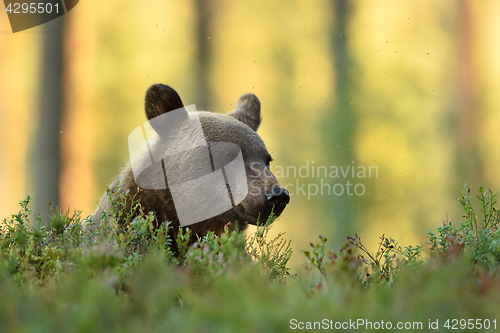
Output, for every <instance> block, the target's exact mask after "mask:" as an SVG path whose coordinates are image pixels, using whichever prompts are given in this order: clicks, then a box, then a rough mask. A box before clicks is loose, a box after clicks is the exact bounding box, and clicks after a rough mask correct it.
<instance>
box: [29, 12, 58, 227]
mask: <svg viewBox="0 0 500 333" xmlns="http://www.w3.org/2000/svg"><path fill="white" fill-rule="evenodd" d="M63 23H64V19H63V18H58V19H55V20H53V21H51V22H49V23H46V26H45V29H44V32H43V37H42V39H43V42H42V61H41V79H40V90H39V91H40V96H39V98H38V105H39V124H38V132H37V134H36V139H35V144H34V147H35V152H34V158H35V159H34V160H35V162H34V163H33V168H34V169H33V173H32V174H33V175H34V182H35V194H34V211H35V213H38V212H40V211H41V212H42V222H43V223H44V224H48V223H49V222H50V220H49V219H48V215H49V214H50V208H49V203H52V206H53V207H54V208H56V206H58V204H59V173H60V146H59V136H60V127H61V114H62V105H63V94H62V74H63V65H62V37H63Z"/></svg>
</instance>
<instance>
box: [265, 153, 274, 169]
mask: <svg viewBox="0 0 500 333" xmlns="http://www.w3.org/2000/svg"><path fill="white" fill-rule="evenodd" d="M272 160H273V158H272V157H271V155H267V158H266V167H267V168H269V165H270V164H271V161H272Z"/></svg>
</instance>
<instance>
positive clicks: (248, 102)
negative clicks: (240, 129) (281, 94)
mask: <svg viewBox="0 0 500 333" xmlns="http://www.w3.org/2000/svg"><path fill="white" fill-rule="evenodd" d="M228 115H230V116H231V117H234V118H236V119H238V120H239V121H241V122H242V123H244V124H246V125H248V126H249V127H250V128H251V129H253V130H254V131H257V129H258V128H259V125H260V122H261V120H262V119H261V118H260V102H259V99H258V98H257V96H255V95H254V94H245V95H243V96H241V97H240V99H239V100H238V105H236V109H234V111H233V112H231V113H229V114H228Z"/></svg>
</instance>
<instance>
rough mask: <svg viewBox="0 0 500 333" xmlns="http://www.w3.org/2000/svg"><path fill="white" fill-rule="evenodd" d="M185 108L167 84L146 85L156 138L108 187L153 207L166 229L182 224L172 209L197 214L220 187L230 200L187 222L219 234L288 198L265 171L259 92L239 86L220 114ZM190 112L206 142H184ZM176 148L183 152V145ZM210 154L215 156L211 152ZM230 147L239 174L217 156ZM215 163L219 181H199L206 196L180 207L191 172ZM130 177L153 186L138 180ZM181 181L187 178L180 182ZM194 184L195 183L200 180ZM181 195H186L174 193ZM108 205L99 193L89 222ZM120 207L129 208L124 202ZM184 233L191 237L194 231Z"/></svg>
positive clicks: (205, 172) (227, 156) (202, 172)
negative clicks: (232, 104)
mask: <svg viewBox="0 0 500 333" xmlns="http://www.w3.org/2000/svg"><path fill="white" fill-rule="evenodd" d="M186 108H187V107H184V104H183V102H182V100H181V98H180V97H179V95H178V94H177V92H176V91H175V90H174V89H172V88H171V87H169V86H166V85H163V84H155V85H152V86H151V87H150V88H149V89H148V90H147V92H146V97H145V111H146V117H147V119H148V122H149V123H150V124H151V126H152V129H153V130H154V131H155V132H156V133H155V134H157V136H158V138H157V139H156V140H155V141H152V142H151V143H150V144H148V149H149V151H148V152H142V153H139V155H138V156H135V157H133V159H132V160H131V163H130V164H129V165H128V166H127V167H126V168H125V169H124V170H123V171H122V172H121V173H120V175H119V176H118V177H117V178H116V179H115V181H114V182H113V183H112V184H111V186H110V189H111V190H112V191H113V192H115V193H117V194H118V195H120V194H125V193H126V192H127V191H128V196H129V197H130V198H134V200H136V202H138V203H140V205H141V206H142V207H143V211H144V212H146V213H148V212H153V213H154V216H155V223H157V225H159V224H161V223H164V222H167V221H171V226H172V229H171V237H175V236H176V234H177V232H178V230H179V228H180V227H183V226H186V223H184V224H183V223H182V221H180V219H179V218H180V213H179V212H180V210H183V211H187V212H188V213H190V212H195V213H196V214H197V215H195V216H203V214H204V211H205V210H210V208H211V207H212V206H217V205H218V202H217V200H218V199H217V198H219V196H220V195H222V196H226V197H227V194H225V193H227V192H228V191H229V197H230V199H231V204H232V206H231V207H230V209H227V210H226V211H224V212H222V213H220V214H217V215H215V216H211V217H209V218H206V219H203V220H200V219H199V220H198V221H195V220H192V221H191V222H190V223H189V225H187V226H188V227H189V229H191V230H192V233H193V234H194V235H197V236H198V237H203V236H204V235H205V234H206V233H207V232H209V231H214V232H215V233H216V234H220V233H222V232H223V230H224V227H225V226H226V225H229V226H232V227H233V228H234V226H235V225H237V226H238V229H239V230H245V229H246V228H247V226H248V224H253V225H255V224H257V223H258V222H260V223H264V222H266V220H267V219H268V217H269V215H270V214H271V212H274V214H275V215H276V216H279V215H280V214H281V213H282V212H283V210H284V208H285V206H286V205H287V204H288V203H289V201H290V197H289V193H288V191H287V190H286V189H285V188H283V187H282V186H281V185H280V184H279V183H278V181H277V180H276V178H275V177H274V175H273V174H272V173H271V172H270V171H269V163H270V162H271V161H272V157H271V155H270V154H269V152H268V151H267V149H266V146H265V145H264V142H263V141H262V139H261V138H260V136H259V135H258V134H257V133H256V131H257V129H258V128H259V125H260V123H261V117H260V102H259V99H258V98H257V97H256V96H255V95H253V94H245V95H243V96H241V97H240V99H239V101H238V104H237V106H236V109H235V110H234V111H232V112H230V113H228V114H225V115H223V114H216V113H211V112H206V111H200V112H196V113H193V112H190V113H188V112H187V111H186ZM174 112H175V114H176V115H177V116H176V117H173V116H172V117H170V118H166V117H165V116H170V115H174ZM179 112H180V113H179ZM167 113H168V114H167ZM160 116H163V118H162V117H160ZM169 119H170V120H169ZM192 119H197V121H198V123H199V124H201V127H200V132H201V131H202V132H203V133H202V135H203V136H204V139H205V140H206V146H196V145H195V146H193V145H192V143H191V141H192V138H194V137H196V135H197V133H196V130H195V129H193V128H195V127H196V126H194V127H193V126H191V127H189V126H187V125H186V124H187V123H192V121H191V120H192ZM157 120H158V121H157ZM190 121H191V122H190ZM169 126H170V127H169ZM166 127H169V128H170V129H172V128H174V131H175V132H176V133H177V134H178V136H177V138H181V139H180V140H177V141H176V142H175V143H172V142H173V141H172V140H168V138H167V137H168V136H172V134H171V132H172V130H170V132H168V133H167V131H166V130H164V128H166ZM190 131H191V132H190ZM198 134H199V133H198ZM221 143H224V144H225V146H222V148H220V147H221V146H220V144H221ZM217 147H219V148H217ZM227 147H230V149H227ZM167 150H169V151H173V153H171V154H170V155H168V156H163V157H161V158H162V159H161V161H159V159H157V158H155V157H154V156H162V154H163V153H164V152H165V151H167ZM183 150H186V151H189V152H190V153H183ZM238 153H240V155H238ZM217 154H218V156H222V158H221V159H219V158H216V157H215V156H216V155H217ZM236 155H238V156H240V157H241V158H242V163H241V166H242V168H241V169H242V170H244V175H246V177H245V178H246V179H245V178H242V177H236V176H234V175H233V174H234V173H233V174H232V173H231V172H230V170H228V169H227V168H223V165H222V164H221V163H222V162H224V163H225V162H230V161H231V160H234V161H236V160H237V158H235V156H236ZM153 160H155V161H154V163H153V162H152V161H153ZM218 160H221V161H222V162H220V161H219V162H218ZM233 164H234V163H233ZM132 165H135V166H137V165H139V166H140V168H139V169H141V170H140V171H141V172H136V170H133V168H132ZM243 166H244V167H243ZM224 169H226V170H225V172H223V173H221V172H220V171H221V170H224ZM217 171H219V173H218V175H219V176H220V175H222V176H223V177H222V176H220V177H221V178H220V179H223V180H225V182H224V181H222V184H223V185H221V186H213V187H212V186H211V185H210V184H209V185H208V187H206V186H205V187H206V188H208V190H209V191H212V192H211V193H209V195H202V196H200V201H204V200H205V201H207V202H206V203H203V204H202V203H200V204H198V203H197V202H195V203H193V202H190V203H188V204H187V205H185V206H187V207H182V203H183V202H184V201H186V202H188V201H189V200H187V199H189V198H190V196H191V194H193V193H194V192H193V189H194V190H196V189H197V188H198V184H196V183H193V182H192V180H193V179H195V180H197V179H201V178H197V177H200V176H207V177H208V176H210V175H212V174H215V173H216V172H217ZM172 175H173V176H172ZM231 179H232V180H231ZM118 183H120V186H119V187H117V185H118ZM138 183H139V184H153V185H154V186H146V187H149V188H141V187H140V186H139V184H138ZM188 183H189V184H191V185H189V186H188V185H185V184H188ZM192 184H194V185H192ZM156 185H158V186H156ZM199 186H200V188H201V187H202V186H203V185H199ZM230 187H232V188H230ZM235 188H240V189H241V188H243V189H248V191H241V190H235V191H233V192H232V195H231V189H232V190H234V189H235ZM242 194H243V195H242ZM183 195H184V196H185V198H186V200H182V199H179V198H182V196H183ZM174 196H175V198H174ZM222 196H221V198H222ZM237 197H239V199H238V198H237ZM175 199H176V200H175ZM210 200H212V201H210ZM214 200H215V201H214ZM191 201H192V200H191ZM128 205H130V203H129V204H128ZM110 208H111V207H110V202H109V198H108V195H107V194H105V195H104V196H103V197H102V198H101V200H100V202H99V205H98V208H97V210H96V211H95V212H94V214H93V218H92V224H93V225H94V226H97V225H98V224H99V221H100V218H101V216H102V215H103V213H109V211H110ZM125 208H127V209H129V208H130V206H129V207H125ZM176 208H177V209H176ZM212 215H213V214H212ZM207 216H209V215H207ZM132 218H133V217H132ZM129 221H130V220H129ZM193 222H196V223H193ZM118 223H119V224H120V225H121V226H122V227H123V223H125V221H123V220H119V221H118ZM192 238H193V239H194V240H196V237H192Z"/></svg>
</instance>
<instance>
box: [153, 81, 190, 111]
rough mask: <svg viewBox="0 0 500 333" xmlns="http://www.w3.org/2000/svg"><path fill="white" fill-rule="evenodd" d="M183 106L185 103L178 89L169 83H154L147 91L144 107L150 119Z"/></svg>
mask: <svg viewBox="0 0 500 333" xmlns="http://www.w3.org/2000/svg"><path fill="white" fill-rule="evenodd" d="M182 107H184V104H183V103H182V100H181V98H180V96H179V94H178V93H177V91H175V90H174V89H173V88H171V87H169V86H167V85H164V84H161V83H157V84H153V85H152V86H151V87H149V89H148V91H146V97H145V99H144V108H145V110H146V117H147V118H148V120H151V119H153V118H155V117H158V116H159V115H162V114H164V113H167V112H169V111H172V110H176V109H179V108H182Z"/></svg>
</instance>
